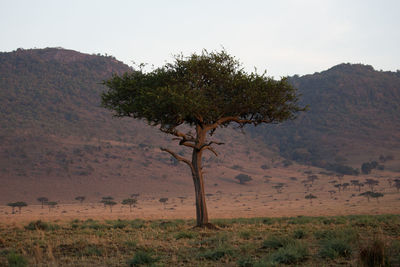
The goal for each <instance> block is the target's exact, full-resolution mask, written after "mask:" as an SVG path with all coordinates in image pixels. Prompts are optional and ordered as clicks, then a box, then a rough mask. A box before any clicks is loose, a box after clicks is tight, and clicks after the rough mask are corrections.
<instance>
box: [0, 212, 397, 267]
mask: <svg viewBox="0 0 400 267" xmlns="http://www.w3.org/2000/svg"><path fill="white" fill-rule="evenodd" d="M212 222H213V223H214V224H215V225H216V226H217V227H218V228H219V230H207V229H197V228H193V225H194V221H192V220H147V221H144V220H110V221H107V220H106V221H96V220H91V219H89V220H84V221H82V220H73V221H70V222H62V221H59V222H43V221H32V222H30V223H27V224H24V225H18V224H14V225H10V224H4V223H3V224H1V225H0V266H246V267H247V266H400V215H373V216H370V215H354V216H335V217H304V216H299V217H285V218H246V219H241V218H239V219H216V220H213V221H212Z"/></svg>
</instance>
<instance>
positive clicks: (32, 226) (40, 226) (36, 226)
mask: <svg viewBox="0 0 400 267" xmlns="http://www.w3.org/2000/svg"><path fill="white" fill-rule="evenodd" d="M59 228H60V226H59V225H57V224H50V223H46V222H42V221H41V220H38V221H34V222H30V223H29V224H28V225H27V226H25V229H26V230H31V231H34V230H43V231H49V230H57V229H59Z"/></svg>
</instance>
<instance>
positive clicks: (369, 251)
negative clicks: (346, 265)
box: [359, 238, 388, 267]
mask: <svg viewBox="0 0 400 267" xmlns="http://www.w3.org/2000/svg"><path fill="white" fill-rule="evenodd" d="M387 261H388V260H387V256H386V246H385V243H384V242H383V241H382V240H381V239H379V238H374V239H373V240H372V241H370V242H368V243H367V245H366V246H364V247H362V248H361V249H360V255H359V263H360V266H365V267H375V266H387V264H386V263H387Z"/></svg>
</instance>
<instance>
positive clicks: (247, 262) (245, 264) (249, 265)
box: [237, 257, 254, 267]
mask: <svg viewBox="0 0 400 267" xmlns="http://www.w3.org/2000/svg"><path fill="white" fill-rule="evenodd" d="M237 265H238V266H239V267H253V266H254V260H253V259H252V258H251V257H244V258H240V259H239V260H238V261H237Z"/></svg>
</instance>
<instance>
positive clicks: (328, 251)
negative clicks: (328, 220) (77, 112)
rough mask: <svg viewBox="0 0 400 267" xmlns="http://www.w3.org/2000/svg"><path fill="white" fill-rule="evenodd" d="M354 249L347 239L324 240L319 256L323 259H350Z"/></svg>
mask: <svg viewBox="0 0 400 267" xmlns="http://www.w3.org/2000/svg"><path fill="white" fill-rule="evenodd" d="M351 253H352V248H351V246H350V245H349V243H348V241H347V240H345V239H339V238H333V239H326V240H323V242H322V246H321V249H320V251H319V255H320V256H321V257H322V258H330V259H336V258H337V257H346V258H347V257H349V256H350V255H351Z"/></svg>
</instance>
